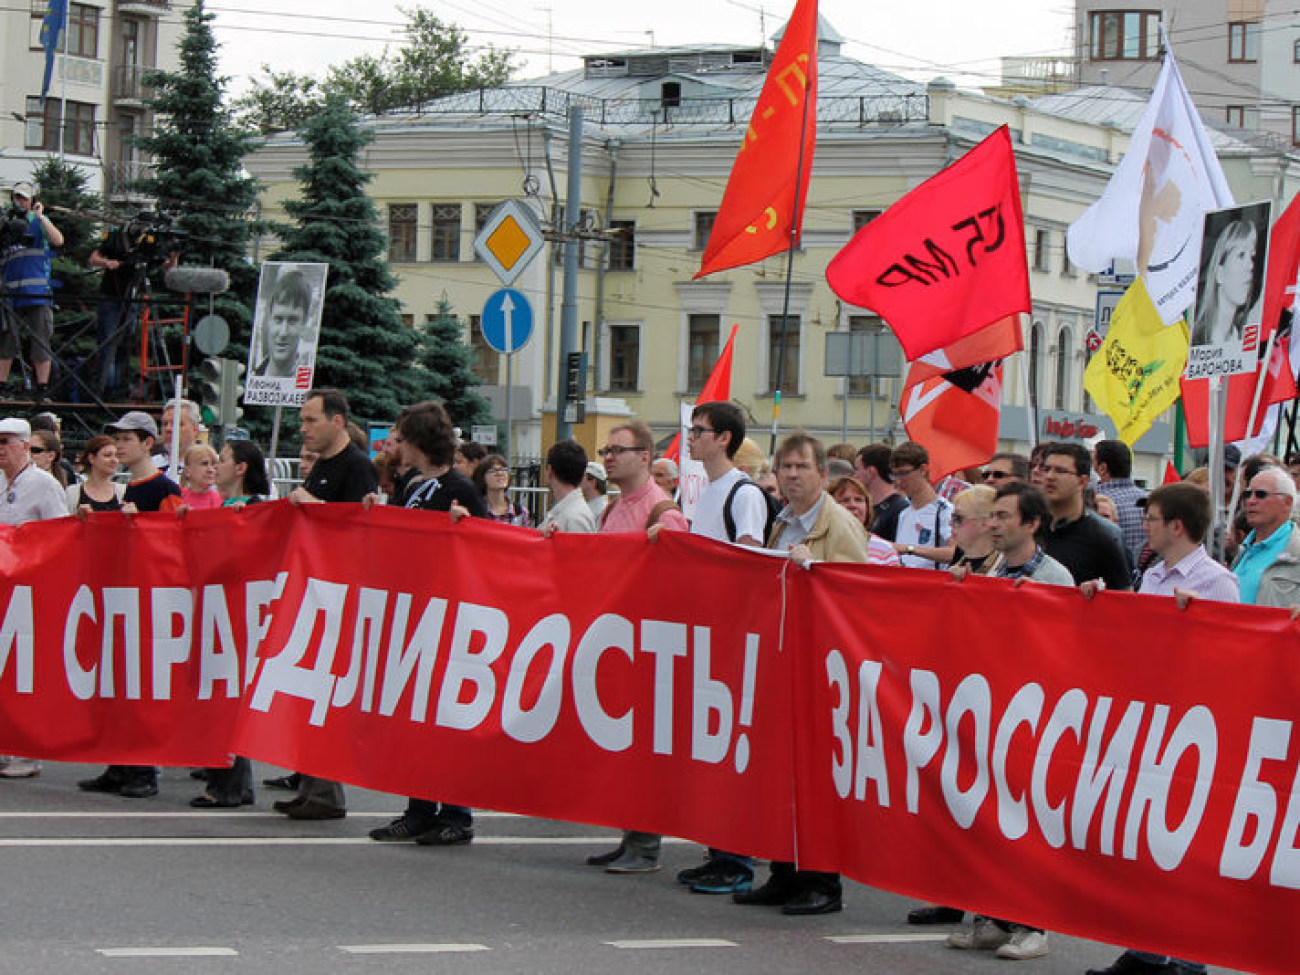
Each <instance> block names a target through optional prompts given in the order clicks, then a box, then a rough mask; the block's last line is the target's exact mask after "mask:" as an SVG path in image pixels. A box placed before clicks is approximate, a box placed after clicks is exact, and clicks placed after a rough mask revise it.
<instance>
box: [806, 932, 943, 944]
mask: <svg viewBox="0 0 1300 975" xmlns="http://www.w3.org/2000/svg"><path fill="white" fill-rule="evenodd" d="M826 940H827V941H833V942H835V944H837V945H894V944H907V943H909V942H913V941H915V942H922V941H947V940H948V935H947V934H830V935H826Z"/></svg>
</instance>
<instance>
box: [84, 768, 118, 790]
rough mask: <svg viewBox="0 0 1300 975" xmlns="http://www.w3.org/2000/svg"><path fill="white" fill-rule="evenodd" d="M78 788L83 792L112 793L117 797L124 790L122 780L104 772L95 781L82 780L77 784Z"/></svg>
mask: <svg viewBox="0 0 1300 975" xmlns="http://www.w3.org/2000/svg"><path fill="white" fill-rule="evenodd" d="M77 788H78V789H80V790H81V791H82V792H111V793H112V794H113V795H117V793H118V791H119V790H120V789H121V788H122V780H121V779H119V778H118V777H117V776H116V775H113V774H111V773H109V772H104V773H101V774H100V775H97V776H95V777H94V778H93V779H82V780H81V781H80V782H78V783H77Z"/></svg>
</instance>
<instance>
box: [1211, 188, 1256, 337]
mask: <svg viewBox="0 0 1300 975" xmlns="http://www.w3.org/2000/svg"><path fill="white" fill-rule="evenodd" d="M1269 211H1270V205H1269V204H1268V203H1267V202H1262V203H1250V204H1247V205H1246V206H1240V207H1231V208H1229V209H1226V210H1215V211H1212V212H1210V213H1207V214H1206V215H1205V235H1204V237H1203V238H1202V241H1201V267H1200V276H1199V279H1198V286H1197V290H1196V311H1195V314H1194V315H1193V318H1192V345H1193V346H1219V345H1226V344H1240V343H1242V342H1243V341H1245V342H1247V344H1249V339H1250V338H1251V337H1252V336H1257V335H1258V332H1259V324H1260V318H1261V315H1262V312H1263V299H1264V267H1265V258H1266V256H1267V250H1268V218H1269ZM1247 326H1253V328H1247Z"/></svg>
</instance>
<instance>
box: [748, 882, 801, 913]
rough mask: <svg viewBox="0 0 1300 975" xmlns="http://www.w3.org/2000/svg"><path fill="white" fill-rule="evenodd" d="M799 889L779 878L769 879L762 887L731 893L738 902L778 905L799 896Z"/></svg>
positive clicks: (767, 905) (765, 905) (764, 905)
mask: <svg viewBox="0 0 1300 975" xmlns="http://www.w3.org/2000/svg"><path fill="white" fill-rule="evenodd" d="M798 893H799V892H798V891H797V890H795V889H794V888H793V887H791V886H790V885H789V884H787V883H782V882H781V881H779V880H775V879H772V880H768V882H767V883H765V884H764V885H763V886H762V887H755V888H754V889H753V890H738V891H736V892H735V893H734V894H732V895H731V899H732V900H733V901H735V902H736V903H737V904H757V905H760V906H762V907H778V906H780V905H782V904H784V903H786V902H787V901H789V900H790V899H791V898H793V897H796V896H798Z"/></svg>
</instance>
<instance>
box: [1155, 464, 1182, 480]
mask: <svg viewBox="0 0 1300 975" xmlns="http://www.w3.org/2000/svg"><path fill="white" fill-rule="evenodd" d="M1181 480H1182V476H1181V475H1179V473H1178V468H1177V467H1175V466H1174V462H1173V461H1172V460H1167V461H1165V476H1164V480H1162V481H1161V482H1160V483H1161V484H1177V483H1178V482H1179V481H1181Z"/></svg>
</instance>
